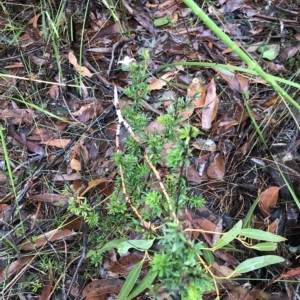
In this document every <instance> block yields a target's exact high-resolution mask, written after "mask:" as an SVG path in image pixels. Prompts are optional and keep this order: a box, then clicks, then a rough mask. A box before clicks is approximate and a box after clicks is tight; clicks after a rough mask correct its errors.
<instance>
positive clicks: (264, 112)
mask: <svg viewBox="0 0 300 300" xmlns="http://www.w3.org/2000/svg"><path fill="white" fill-rule="evenodd" d="M275 2H276V1H275ZM122 3H123V5H124V8H123V9H124V10H125V11H126V13H127V17H128V18H129V20H130V22H129V23H128V25H127V26H130V31H132V32H135V34H136V35H134V34H133V35H131V36H130V37H128V38H126V39H124V38H122V35H121V33H122V32H123V31H124V29H125V28H126V27H125V26H126V25H125V23H123V20H121V22H117V21H116V20H114V19H108V18H107V16H108V15H110V11H109V9H108V7H107V6H106V5H104V4H103V5H100V4H99V2H97V1H93V0H92V1H90V7H89V9H88V10H87V15H86V19H85V20H84V11H85V10H84V5H83V6H82V5H81V4H80V2H79V1H75V0H73V1H68V5H67V7H66V10H65V12H63V14H62V15H61V16H62V17H61V19H60V22H57V23H56V25H55V26H57V27H53V26H54V23H51V22H49V20H50V18H51V16H50V15H49V14H45V13H44V12H42V11H41V6H40V5H39V3H38V1H31V2H30V3H29V1H23V2H22V4H20V3H18V4H17V3H12V2H7V3H5V4H2V5H5V6H3V7H6V11H3V12H1V13H0V28H1V30H2V32H3V33H1V34H0V39H1V45H0V51H1V55H0V68H1V74H3V75H5V77H4V76H0V77H1V79H0V90H1V97H0V107H1V110H0V120H1V125H2V127H3V128H4V131H5V134H6V145H7V148H8V154H9V160H10V164H11V166H12V167H13V169H14V170H15V172H14V176H15V187H16V193H17V194H16V196H17V197H14V196H13V193H12V187H11V183H10V181H9V180H8V178H9V173H8V171H7V168H5V167H3V168H1V173H0V175H1V178H3V180H1V188H0V205H1V212H0V216H1V219H0V220H1V221H0V224H1V236H2V235H3V236H4V237H5V238H3V242H1V247H2V248H1V249H2V251H6V252H7V253H9V255H10V256H11V255H12V256H11V258H12V259H10V260H8V259H7V257H5V256H2V257H1V261H0V265H1V271H0V280H1V282H5V281H6V280H9V279H10V278H11V277H12V275H14V274H18V275H21V276H20V277H19V279H18V281H17V283H14V282H12V286H13V285H14V284H20V286H23V290H22V293H24V294H25V293H28V290H26V285H25V282H26V280H27V278H33V277H34V275H36V273H35V271H34V270H37V269H38V268H39V266H40V264H41V262H42V261H43V259H45V257H41V256H40V255H39V254H38V251H37V250H38V249H39V248H42V249H47V251H53V253H52V254H54V252H55V251H54V249H55V248H57V249H61V248H60V247H61V245H63V249H65V250H64V251H65V252H64V255H65V258H64V259H65V261H64V263H63V265H65V266H67V268H66V269H65V270H64V272H66V274H67V275H68V278H71V279H72V280H73V286H74V287H75V286H77V284H78V285H79V286H80V289H76V291H77V292H76V291H75V289H73V290H72V285H69V286H70V287H71V290H72V292H71V295H73V297H81V296H83V297H86V299H89V298H90V299H92V298H93V297H98V295H102V294H107V296H106V298H103V299H107V297H108V296H109V294H115V295H117V294H118V293H119V292H120V290H121V288H122V286H123V284H124V278H122V277H121V278H109V277H108V276H109V275H107V274H104V275H101V277H99V275H98V269H97V268H95V269H92V267H90V278H92V279H93V280H94V281H91V282H90V283H87V282H86V278H83V273H84V267H85V265H84V264H82V265H79V268H78V270H77V271H76V272H75V271H74V269H73V268H74V266H75V264H76V262H75V261H74V262H73V261H72V259H73V257H72V255H71V251H72V250H71V249H72V247H73V246H74V244H76V243H77V245H82V247H83V248H87V249H88V250H90V249H92V248H93V247H94V246H95V244H89V243H90V241H88V242H87V244H84V242H83V240H84V238H83V236H84V235H85V234H88V233H89V234H91V232H92V231H93V229H90V228H88V229H87V226H83V227H82V226H81V225H82V223H81V222H80V224H79V223H78V224H79V225H78V224H76V223H75V222H73V221H70V220H71V219H70V216H69V215H68V211H67V207H68V205H70V198H72V197H73V198H74V199H75V200H76V201H77V203H82V199H81V198H83V197H88V199H89V202H90V204H91V205H94V206H96V207H97V209H98V211H97V213H98V214H99V215H101V218H107V220H109V212H108V211H107V208H106V204H107V202H108V201H109V198H108V197H109V196H110V195H112V194H113V193H114V192H116V191H115V184H114V181H115V180H116V179H117V177H118V173H117V171H116V168H115V166H116V165H115V163H114V162H113V161H112V155H113V154H114V153H116V152H117V149H116V146H115V141H114V140H115V136H116V131H117V123H116V122H115V120H116V119H115V112H114V111H113V110H112V108H111V105H112V99H113V88H112V87H113V85H116V86H117V88H118V90H119V91H120V92H121V91H123V89H124V88H125V87H126V86H127V85H130V84H131V81H130V79H129V78H128V76H127V73H126V72H125V71H123V70H122V69H120V65H119V64H118V62H122V60H123V59H124V58H125V57H129V58H130V57H131V58H132V59H135V60H136V61H138V59H139V57H138V52H139V51H140V49H142V48H148V49H150V50H151V59H152V63H151V65H150V66H149V74H150V73H151V76H149V79H148V84H149V85H150V91H151V93H150V96H149V98H148V99H145V101H146V103H147V106H144V110H145V111H146V112H147V113H148V115H149V116H150V119H151V120H150V121H149V123H148V126H147V131H149V132H153V133H160V132H163V131H164V130H165V128H164V126H162V125H161V124H160V123H159V122H158V121H157V114H156V113H157V112H159V114H162V115H163V114H166V112H167V111H168V110H169V109H170V108H169V107H170V105H171V104H172V101H173V99H174V98H175V97H176V98H177V97H180V96H184V97H186V96H187V97H190V99H191V107H187V108H186V109H184V110H183V111H182V112H181V117H182V122H186V121H188V122H191V123H192V124H193V125H194V126H196V127H197V128H199V129H200V130H201V132H200V134H199V136H198V137H197V138H196V139H194V140H192V141H191V143H190V145H189V146H190V149H191V151H192V152H191V153H192V157H191V158H190V160H191V162H192V163H191V165H190V166H189V167H188V168H186V170H184V171H185V175H186V180H187V181H188V183H189V185H190V187H191V188H192V189H193V191H194V192H195V193H198V194H201V195H202V196H203V197H204V198H205V200H206V202H205V203H206V204H205V209H204V211H203V210H202V211H201V210H200V209H194V210H193V211H192V210H188V208H187V210H186V211H185V213H184V215H183V216H181V217H182V222H183V224H184V225H183V228H184V230H188V229H190V230H196V231H192V232H193V234H191V235H190V237H191V238H192V239H194V240H198V239H199V240H202V241H205V242H206V243H207V244H208V245H210V246H211V247H212V246H213V245H214V244H215V243H217V242H218V240H220V237H221V234H222V233H223V232H228V231H229V230H230V229H231V228H232V227H233V225H234V224H235V223H237V222H238V220H243V219H244V218H245V216H246V214H247V211H248V210H249V209H250V207H251V205H252V204H253V203H254V201H255V199H256V198H257V197H259V201H258V205H257V206H256V207H255V209H254V213H253V222H252V228H257V229H258V228H259V229H263V230H265V231H266V232H271V233H275V234H279V235H282V236H284V237H286V238H287V239H288V240H287V241H286V242H285V244H283V243H282V244H281V245H282V249H277V250H275V251H274V252H275V253H276V254H278V255H281V256H284V255H285V256H286V259H287V260H288V262H289V270H288V271H287V270H286V269H283V268H279V267H278V268H277V269H276V270H275V271H274V270H272V272H269V270H268V268H262V271H261V272H264V274H263V275H262V274H261V275H260V274H258V273H254V271H253V272H252V273H251V274H254V275H253V276H254V277H259V276H263V278H264V279H265V280H266V281H262V282H261V283H260V284H259V285H256V283H255V282H254V281H251V280H250V277H249V281H248V284H249V288H250V289H251V291H250V292H249V289H246V288H245V287H244V286H243V285H241V284H240V283H239V281H236V282H235V283H234V286H233V285H232V281H230V282H229V281H226V280H224V281H223V282H222V285H220V292H221V293H222V295H223V296H224V298H226V297H227V298H226V299H233V297H237V298H239V299H242V298H243V299H256V298H258V297H260V298H262V299H268V298H269V299H270V298H272V297H274V295H277V294H279V293H281V294H280V295H281V296H282V297H283V298H287V297H288V295H290V296H291V297H294V296H295V295H296V285H295V284H294V283H288V284H287V283H286V284H285V285H281V284H280V283H274V282H272V284H271V283H270V282H271V281H267V280H268V279H269V280H273V278H274V276H275V277H277V278H292V279H298V276H299V264H298V260H297V251H298V247H299V244H300V241H299V238H298V237H299V230H300V226H299V221H298V216H299V207H297V205H295V204H294V203H293V202H292V193H291V190H290V187H291V188H292V191H293V192H294V193H295V195H296V197H297V198H299V197H300V188H299V184H298V182H299V173H300V171H299V160H298V156H299V153H298V149H299V146H298V145H299V136H298V130H297V122H295V119H296V120H297V118H298V117H297V113H294V114H293V116H294V118H293V117H292V116H291V114H287V110H286V109H287V108H286V104H284V102H283V101H282V99H280V98H278V97H277V96H276V95H274V94H273V90H271V89H270V88H269V87H268V86H267V85H266V82H265V81H264V80H262V79H261V78H259V77H258V76H254V75H251V74H245V73H241V72H239V71H234V70H230V69H224V68H222V66H218V67H216V66H213V67H211V68H200V67H195V66H185V67H184V68H175V67H173V68H170V69H169V70H167V71H160V72H156V70H157V69H158V68H159V67H160V66H161V65H163V64H165V63H167V62H168V59H169V58H171V59H172V60H173V61H174V62H181V61H184V60H186V59H187V60H194V61H210V62H213V63H215V64H217V63H220V64H224V63H226V64H229V65H232V66H244V63H243V62H242V61H241V60H240V59H239V58H238V57H237V56H236V55H235V53H234V52H232V51H231V49H228V47H227V46H226V45H225V44H224V43H223V42H221V41H220V40H219V39H218V38H217V37H216V36H215V35H214V34H213V33H212V32H211V31H210V30H209V29H207V28H206V27H205V26H204V25H203V24H202V23H201V22H200V23H199V22H198V21H197V20H196V19H189V18H194V15H192V14H191V10H190V9H188V8H187V7H186V6H185V5H184V4H182V3H181V4H178V3H176V2H175V1H162V2H161V3H159V4H153V3H150V2H147V3H146V4H145V7H141V6H140V5H139V3H138V2H135V1H133V2H131V3H128V2H127V1H125V0H123V1H122ZM47 5H49V6H51V9H52V13H54V14H55V15H57V16H58V15H59V6H58V2H57V1H50V2H49V3H48V4H47ZM72 5H73V6H72ZM205 5H206V4H205ZM205 5H204V9H205V10H206V12H208V13H209V14H210V16H211V17H212V18H213V20H214V21H215V22H216V23H217V24H218V25H219V26H220V27H222V28H223V30H224V31H226V32H227V33H228V34H229V35H230V36H231V37H232V38H233V39H234V40H235V42H236V44H237V45H238V46H239V47H244V48H245V49H247V51H248V52H249V53H251V55H254V56H255V57H257V61H258V62H259V64H260V65H261V66H262V67H263V68H266V69H269V71H270V72H271V73H272V74H274V75H278V73H279V74H280V75H281V74H282V73H283V72H286V73H287V74H288V75H291V74H294V73H295V72H296V70H297V69H298V68H299V57H298V56H299V55H298V54H299V53H298V52H299V47H300V46H299V34H298V33H297V28H298V27H299V24H298V20H297V19H296V17H295V14H293V12H296V13H297V11H298V9H299V8H298V7H297V5H296V4H294V3H292V2H289V1H286V2H285V3H284V4H279V3H277V2H276V3H274V4H272V5H270V7H269V8H268V9H265V6H264V4H262V3H256V2H255V3H254V2H252V1H226V0H223V1H218V3H217V2H216V3H213V4H212V5H211V6H205ZM24 7H27V8H26V10H24ZM75 8H76V9H75ZM73 14H74V15H75V16H76V18H75V23H74V26H75V27H74V28H73V29H75V31H73V32H72V30H70V28H69V26H70V22H69V21H67V19H68V18H69V17H70V16H71V15H73ZM168 16H170V18H169V17H168ZM42 18H44V19H43V20H42ZM45 18H46V19H47V18H48V21H47V22H45ZM192 21H194V22H195V23H194V24H191V23H190V22H192ZM154 25H156V27H155V26H154ZM272 26H274V28H273V27H272ZM297 26H298V27H297ZM65 29H67V31H68V34H67V35H66V32H65ZM149 34H150V35H149ZM291 34H292V35H293V36H294V37H295V40H292V39H291V38H290V36H291ZM54 36H56V38H58V37H59V38H60V39H61V44H55V39H56V38H54ZM67 36H68V37H67ZM48 38H50V40H51V39H52V40H53V41H51V42H50V43H49V42H47V39H48ZM68 38H69V39H71V40H73V42H72V43H70V40H68ZM81 38H82V39H83V40H82V42H83V48H80V47H82V45H80V43H79V42H78V41H79V40H80V39H81ZM52 42H53V43H52ZM281 43H285V44H284V47H282V46H281ZM54 44H55V47H53V45H54ZM127 55H128V56H127ZM108 70H109V71H108ZM297 80H298V77H297V75H295V78H294V82H297ZM62 83H65V84H62ZM288 92H289V94H291V95H293V96H294V97H297V90H293V89H291V90H289V91H288ZM245 94H248V95H249V97H248V100H247V101H248V105H249V106H250V107H251V110H252V113H253V117H254V119H255V120H257V122H258V124H259V126H260V127H261V129H262V131H263V133H264V136H265V138H266V145H267V146H268V147H267V148H266V147H265V146H264V145H263V143H260V142H259V137H258V135H257V133H256V131H255V128H254V126H253V123H251V120H250V116H249V113H248V112H247V109H246V107H245V105H244V99H243V96H244V95H245ZM18 99H19V100H21V101H19V102H18V101H17V100H18ZM157 99H160V101H161V102H160V101H157ZM121 101H124V103H125V104H126V105H128V103H129V99H127V98H126V97H122V99H121ZM162 102H163V105H162ZM34 105H35V106H34ZM37 107H38V108H39V109H37ZM288 109H289V110H291V108H288ZM45 111H48V112H50V113H51V114H52V115H50V114H47V113H45ZM298 119H299V118H298ZM182 124H186V123H182ZM124 136H126V134H124ZM122 147H123V148H124V147H125V146H124V145H122ZM172 147H173V145H172V144H169V145H167V144H166V145H164V149H162V150H161V151H162V157H164V156H165V155H164V154H163V153H165V154H166V153H167V151H168V150H170V149H171V148H172ZM123 150H124V149H123ZM0 154H1V155H0V160H1V165H3V166H5V158H4V148H3V147H1V148H0ZM274 155H275V156H274ZM258 162H260V163H258ZM2 163H3V164H2ZM158 164H159V172H161V174H163V173H164V172H168V170H167V166H166V165H165V163H164V162H163V159H162V161H161V162H159V163H158ZM276 164H277V165H278V164H279V165H280V166H281V170H282V172H283V174H282V173H281V172H279V171H278V169H277V167H275V165H276ZM284 175H286V176H285V177H284ZM151 180H152V179H151ZM2 183H3V184H2ZM154 186H155V185H154ZM66 189H67V190H68V189H70V190H71V191H69V192H68V191H66ZM16 202H18V203H17V204H18V205H20V206H19V208H20V212H19V215H18V214H15V213H14V210H15V205H16ZM98 203H101V205H98ZM102 204H103V205H102ZM33 220H35V221H33ZM107 222H108V221H107ZM120 222H121V220H120ZM65 223H68V224H69V225H68V226H69V227H68V228H66V227H65V226H67V224H65ZM9 224H19V225H18V228H17V229H18V230H19V227H20V225H21V224H22V226H24V229H23V232H22V233H20V232H19V231H17V230H14V231H15V232H13V231H12V230H11V227H10V226H9ZM70 227H71V228H70ZM72 227H73V228H72ZM124 228H126V227H124ZM110 230H113V226H112V227H111V228H110ZM197 230H198V232H197ZM211 232H215V233H214V234H212V233H211ZM185 233H186V234H188V231H185ZM106 234H107V236H106V237H107V238H108V241H109V240H113V239H114V236H113V235H112V234H111V232H107V233H106ZM126 234H128V235H129V236H131V239H140V238H141V236H139V234H138V233H137V232H136V231H135V230H134V228H126ZM253 243H255V241H253ZM236 247H237V248H238V247H241V246H240V245H236ZM51 249H52V250H51ZM19 251H21V252H19ZM69 251H70V252H69ZM49 253H50V252H49ZM237 253H238V252H237ZM275 253H274V254H275ZM16 254H17V255H16ZM213 254H214V256H215V257H217V258H218V261H217V262H214V264H213V265H212V272H213V273H215V274H219V276H225V277H226V276H228V275H229V274H231V273H232V271H233V270H234V268H235V267H236V266H238V265H239V264H240V263H242V262H243V259H241V257H240V256H239V255H238V254H236V253H235V252H234V251H232V252H228V251H224V250H223V249H218V250H216V251H215V252H214V253H213ZM80 255H81V254H80ZM118 255H119V254H118ZM244 255H245V256H246V258H247V259H251V258H252V256H255V255H256V254H255V253H254V252H252V253H246V252H244ZM136 257H139V258H138V259H137V258H136ZM140 257H143V255H141V253H139V252H129V253H128V254H127V256H125V257H118V258H117V259H116V260H115V261H114V260H112V259H108V260H107V261H108V266H107V267H106V270H110V272H111V273H117V274H119V275H120V274H121V275H124V276H125V277H126V275H127V274H128V272H129V271H130V270H131V269H132V268H133V267H134V266H135V265H136V264H137V263H139V262H140V261H141V260H142V259H143V258H140ZM60 259H61V258H60ZM252 259H253V258H252ZM29 263H30V265H32V266H33V268H30V267H29V265H28V264H29ZM242 267H243V265H242ZM246 267H248V266H246ZM118 268H119V269H118ZM144 272H147V268H146V270H144ZM274 272H275V273H274ZM42 274H44V275H43V276H42V277H41V282H42V284H43V289H40V290H38V291H37V292H36V296H40V297H42V296H43V295H47V297H51V295H52V294H53V293H54V292H55V291H54V290H49V289H48V290H47V289H46V286H47V285H48V284H50V283H52V284H53V282H56V279H58V278H59V275H60V274H59V273H58V272H57V270H55V269H53V270H52V269H51V270H48V271H46V272H44V273H42ZM220 274H221V275H220ZM274 274H275V275H274ZM141 276H142V275H141ZM258 279H259V278H258ZM64 280H65V279H64ZM74 281H76V285H75V284H74ZM57 282H58V283H57V284H60V283H62V282H61V281H57ZM63 286H64V287H66V286H68V285H67V282H65V283H64V284H62V285H61V287H63ZM81 290H83V291H82V292H80V291H81ZM11 292H12V290H10V288H7V289H4V290H3V293H4V294H3V295H4V296H5V297H8V295H9V294H10V293H11ZM64 293H67V291H64ZM76 293H77V294H76ZM210 296H211V297H213V298H214V297H215V295H214V294H212V295H209V294H208V295H207V298H206V299H211V298H210ZM43 297H44V296H43ZM45 297H46V296H45ZM246 297H247V298H246ZM97 299H102V298H100V296H99V298H97ZM139 299H140V298H139Z"/></svg>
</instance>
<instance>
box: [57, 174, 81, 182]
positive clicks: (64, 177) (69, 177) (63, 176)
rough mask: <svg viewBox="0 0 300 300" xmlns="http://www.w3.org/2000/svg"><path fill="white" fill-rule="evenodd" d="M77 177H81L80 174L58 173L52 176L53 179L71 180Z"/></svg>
mask: <svg viewBox="0 0 300 300" xmlns="http://www.w3.org/2000/svg"><path fill="white" fill-rule="evenodd" d="M79 179H81V175H80V174H78V173H72V174H60V175H55V176H54V177H53V178H52V180H53V181H73V180H79Z"/></svg>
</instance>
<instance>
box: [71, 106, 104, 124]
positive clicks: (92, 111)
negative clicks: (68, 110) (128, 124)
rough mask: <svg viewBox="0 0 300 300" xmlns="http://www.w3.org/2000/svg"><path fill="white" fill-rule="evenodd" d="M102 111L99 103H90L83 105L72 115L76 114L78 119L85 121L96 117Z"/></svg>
mask: <svg viewBox="0 0 300 300" xmlns="http://www.w3.org/2000/svg"><path fill="white" fill-rule="evenodd" d="M102 112H103V107H102V105H101V104H100V103H90V104H87V105H83V106H82V107H81V108H80V109H79V110H78V111H76V112H74V113H73V115H74V116H78V120H79V121H80V122H82V123H86V122H87V121H89V120H90V119H92V118H94V117H97V116H98V115H99V114H100V113H102Z"/></svg>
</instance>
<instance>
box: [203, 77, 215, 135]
mask: <svg viewBox="0 0 300 300" xmlns="http://www.w3.org/2000/svg"><path fill="white" fill-rule="evenodd" d="M218 103H219V100H218V97H217V93H216V85H215V81H214V79H212V80H211V82H210V84H209V85H208V88H207V93H206V97H205V108H204V109H203V111H202V128H203V129H205V130H208V129H210V128H211V123H212V121H213V120H214V118H215V116H216V112H217V110H218Z"/></svg>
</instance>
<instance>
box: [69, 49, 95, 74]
mask: <svg viewBox="0 0 300 300" xmlns="http://www.w3.org/2000/svg"><path fill="white" fill-rule="evenodd" d="M68 57H69V61H70V63H71V64H72V65H73V66H74V68H75V70H76V71H77V72H78V73H79V74H80V75H81V76H87V77H92V76H93V74H92V73H91V72H90V71H89V69H88V68H86V67H83V66H80V65H78V63H77V58H76V56H75V55H74V53H73V52H72V51H70V52H69V55H68Z"/></svg>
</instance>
